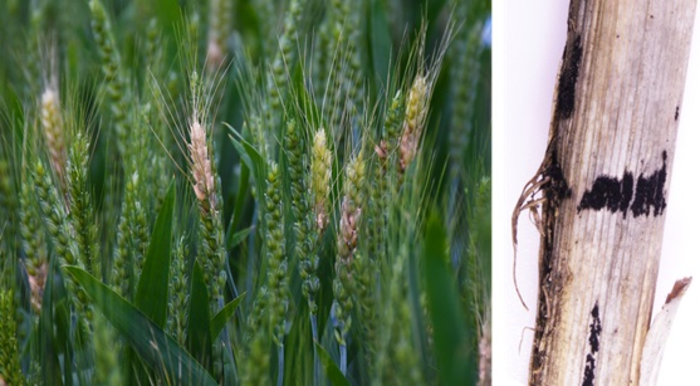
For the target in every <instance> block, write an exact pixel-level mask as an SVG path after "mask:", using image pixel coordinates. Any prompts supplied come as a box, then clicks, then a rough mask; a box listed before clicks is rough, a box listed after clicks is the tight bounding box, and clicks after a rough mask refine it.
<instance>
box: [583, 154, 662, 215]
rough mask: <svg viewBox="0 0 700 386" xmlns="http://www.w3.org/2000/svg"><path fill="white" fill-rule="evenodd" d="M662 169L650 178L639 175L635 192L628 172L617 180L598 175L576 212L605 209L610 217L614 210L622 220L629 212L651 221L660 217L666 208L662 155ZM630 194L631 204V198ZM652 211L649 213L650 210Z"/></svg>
mask: <svg viewBox="0 0 700 386" xmlns="http://www.w3.org/2000/svg"><path fill="white" fill-rule="evenodd" d="M661 158H662V160H663V166H662V167H661V169H659V170H657V171H655V172H654V173H652V174H651V175H650V176H648V177H645V176H644V174H643V173H642V174H640V175H639V177H637V184H636V189H635V186H634V176H633V175H632V173H631V172H628V171H625V173H624V174H623V176H622V178H621V179H617V178H614V177H610V176H606V175H602V176H599V177H598V178H596V180H595V182H593V187H592V188H591V189H589V190H586V191H585V192H584V194H583V197H582V198H581V202H580V203H579V205H578V207H577V210H578V212H581V211H582V210H584V209H592V210H602V209H607V210H609V211H610V212H612V213H615V212H617V211H618V210H619V211H620V212H622V217H623V218H626V217H627V210H628V209H631V210H632V215H633V216H634V217H635V218H636V217H639V216H641V215H646V216H649V214H651V213H653V215H654V217H656V216H659V215H661V214H663V211H664V209H665V208H666V199H665V197H664V185H665V184H666V158H667V155H666V151H664V152H663V153H662V154H661ZM633 194H634V201H632V196H633ZM652 208H653V210H652Z"/></svg>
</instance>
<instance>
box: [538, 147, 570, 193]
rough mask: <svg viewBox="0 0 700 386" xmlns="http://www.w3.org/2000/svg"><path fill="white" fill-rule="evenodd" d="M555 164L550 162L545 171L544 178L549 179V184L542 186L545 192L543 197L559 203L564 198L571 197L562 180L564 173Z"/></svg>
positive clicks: (567, 186)
mask: <svg viewBox="0 0 700 386" xmlns="http://www.w3.org/2000/svg"><path fill="white" fill-rule="evenodd" d="M554 159H555V162H552V163H551V164H550V165H549V166H548V167H547V168H546V169H545V170H544V173H543V174H544V177H548V178H549V182H548V183H546V184H544V185H542V188H543V189H544V191H545V196H546V197H547V199H549V200H551V201H559V200H562V199H564V198H569V197H571V188H569V184H568V183H567V182H566V178H564V172H562V170H561V167H560V166H559V164H558V163H556V157H555V158H554Z"/></svg>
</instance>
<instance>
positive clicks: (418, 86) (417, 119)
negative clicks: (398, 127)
mask: <svg viewBox="0 0 700 386" xmlns="http://www.w3.org/2000/svg"><path fill="white" fill-rule="evenodd" d="M427 96H428V84H427V81H426V77H425V76H423V75H417V76H416V78H415V80H414V81H413V85H412V86H411V92H410V93H409V94H408V100H407V102H406V118H405V119H404V124H403V133H402V134H401V144H400V145H399V154H400V159H399V164H400V165H399V166H400V168H401V169H400V170H401V172H402V173H403V172H405V171H406V169H407V168H408V166H409V164H410V163H411V161H413V159H414V158H415V156H416V152H417V151H418V142H419V141H420V137H421V134H422V132H423V126H424V125H425V118H426V116H427V103H426V102H427Z"/></svg>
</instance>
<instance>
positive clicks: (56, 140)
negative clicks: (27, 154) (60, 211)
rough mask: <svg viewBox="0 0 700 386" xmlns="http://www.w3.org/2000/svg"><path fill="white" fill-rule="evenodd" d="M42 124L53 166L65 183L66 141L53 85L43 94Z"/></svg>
mask: <svg viewBox="0 0 700 386" xmlns="http://www.w3.org/2000/svg"><path fill="white" fill-rule="evenodd" d="M41 125H42V127H43V129H44V135H45V138H46V146H47V147H48V150H49V156H50V157H51V168H52V169H53V171H54V173H56V175H57V176H58V178H59V180H60V181H61V184H63V181H64V178H63V177H64V175H65V173H64V171H65V168H66V160H67V156H66V142H65V138H64V135H63V134H64V133H63V119H62V118H61V110H60V103H59V98H58V91H57V90H56V89H55V88H54V87H52V86H49V87H47V88H46V89H45V90H44V93H43V94H41Z"/></svg>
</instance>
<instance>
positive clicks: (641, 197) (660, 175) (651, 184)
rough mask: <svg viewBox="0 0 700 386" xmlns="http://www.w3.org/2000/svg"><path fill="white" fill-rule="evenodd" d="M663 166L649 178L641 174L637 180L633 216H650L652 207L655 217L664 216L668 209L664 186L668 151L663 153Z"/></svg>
mask: <svg viewBox="0 0 700 386" xmlns="http://www.w3.org/2000/svg"><path fill="white" fill-rule="evenodd" d="M661 158H662V159H663V166H662V167H661V169H659V170H657V171H655V172H654V173H652V174H651V175H650V176H649V177H644V174H640V175H639V177H638V178H637V192H636V194H635V196H634V202H633V203H632V214H634V217H637V216H641V215H646V216H649V214H650V213H651V209H652V207H653V208H654V211H653V213H654V217H656V216H658V215H660V214H662V213H663V212H664V209H665V208H666V198H664V185H665V184H666V151H664V152H663V153H661Z"/></svg>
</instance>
